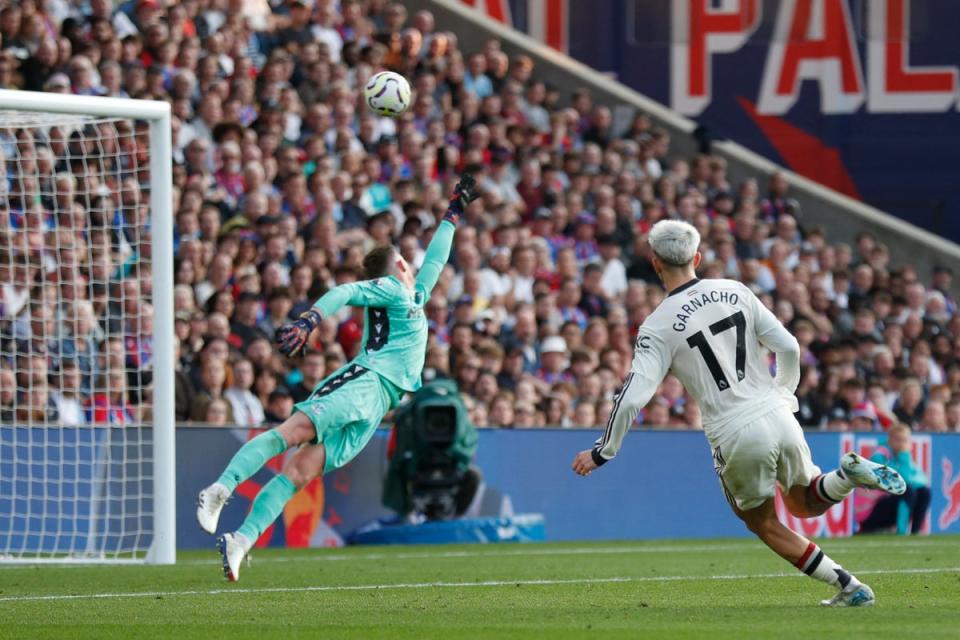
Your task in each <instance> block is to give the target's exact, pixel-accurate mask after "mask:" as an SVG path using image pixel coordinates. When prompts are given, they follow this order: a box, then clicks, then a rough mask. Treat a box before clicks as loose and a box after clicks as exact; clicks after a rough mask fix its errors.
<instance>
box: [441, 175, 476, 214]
mask: <svg viewBox="0 0 960 640" xmlns="http://www.w3.org/2000/svg"><path fill="white" fill-rule="evenodd" d="M479 197H480V193H479V191H477V181H476V180H475V179H474V178H473V176H472V175H470V174H469V173H465V174H463V175H462V176H460V182H458V183H457V186H455V187H454V188H453V197H451V198H450V205H449V206H448V207H447V212H446V213H445V214H443V219H444V220H449V221H450V222H452V223H453V224H457V223H458V222H460V216H462V215H463V212H464V211H465V210H466V208H467V207H468V206H469V205H470V203H471V202H473V201H474V200H476V199H477V198H479Z"/></svg>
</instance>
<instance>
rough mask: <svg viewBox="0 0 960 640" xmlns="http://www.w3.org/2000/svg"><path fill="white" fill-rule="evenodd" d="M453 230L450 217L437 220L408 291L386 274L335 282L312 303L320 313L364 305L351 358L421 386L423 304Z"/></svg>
mask: <svg viewBox="0 0 960 640" xmlns="http://www.w3.org/2000/svg"><path fill="white" fill-rule="evenodd" d="M455 229H456V227H455V226H454V225H453V223H451V222H448V221H446V220H444V221H443V222H441V223H440V226H439V227H438V228H437V231H436V233H434V235H433V239H432V240H431V241H430V245H429V246H428V247H427V252H426V255H425V256H424V260H423V266H422V267H421V268H420V272H419V273H418V274H417V279H416V284H415V286H414V288H413V290H410V289H408V288H407V287H406V286H404V285H403V283H401V282H400V281H399V280H398V279H397V278H395V277H393V276H386V277H383V278H377V279H375V280H363V281H361V282H354V283H350V284H343V285H340V286H338V287H334V288H333V289H331V290H330V291H328V292H327V293H326V294H324V295H323V297H321V298H320V299H319V300H317V302H316V303H314V305H313V306H314V308H316V309H317V310H318V311H319V312H320V315H322V316H323V317H325V318H328V317H330V316H332V315H333V314H334V313H336V312H337V311H338V310H339V309H340V308H341V307H343V306H344V305H351V306H355V307H366V309H367V314H366V316H367V317H366V323H365V324H364V328H363V342H362V345H361V350H360V353H359V354H358V355H357V357H356V358H354V359H353V362H354V363H356V364H358V365H360V366H361V367H364V368H366V369H369V370H370V371H375V372H376V373H378V374H380V375H381V376H383V377H384V378H386V379H387V380H389V381H390V382H392V383H393V384H395V385H396V386H397V387H399V388H400V389H403V390H405V391H416V390H417V389H419V388H420V374H421V372H422V371H423V361H424V358H425V357H426V351H427V318H426V316H425V315H424V312H423V306H424V305H425V304H426V302H427V300H428V299H429V298H430V292H431V291H433V287H434V285H436V284H437V280H438V279H439V278H440V273H441V272H442V271H443V267H444V265H445V264H446V263H447V259H448V258H449V257H450V247H451V245H452V243H453V234H454V231H455Z"/></svg>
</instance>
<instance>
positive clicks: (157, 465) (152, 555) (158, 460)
mask: <svg viewBox="0 0 960 640" xmlns="http://www.w3.org/2000/svg"><path fill="white" fill-rule="evenodd" d="M0 110H3V111H17V112H25V113H33V114H37V115H38V116H39V115H40V114H43V115H44V116H46V119H45V120H44V121H43V122H44V123H45V125H49V126H57V125H56V122H55V118H56V117H57V116H63V117H64V118H65V121H71V122H72V121H73V120H75V119H76V118H77V117H78V116H86V117H89V118H111V119H117V120H120V119H122V120H127V121H130V122H131V123H134V124H135V123H136V122H138V121H139V122H146V123H148V124H149V136H150V143H149V164H148V167H149V172H150V183H149V185H150V186H149V199H148V201H147V202H148V203H149V223H150V229H151V233H150V236H151V242H150V266H151V270H152V304H153V310H154V314H153V334H152V338H153V350H152V371H153V373H152V386H153V401H152V413H153V415H152V419H151V420H150V421H149V422H148V423H147V424H148V425H152V438H151V440H152V443H151V449H152V456H151V463H152V474H151V475H152V488H151V489H150V491H151V493H150V494H149V495H150V501H151V503H152V513H151V512H150V510H149V508H148V509H147V513H148V515H150V516H152V526H151V527H150V533H151V534H152V537H151V539H150V543H149V546H146V548H137V549H135V550H134V553H129V554H128V553H126V552H124V553H100V554H97V553H93V554H90V553H86V554H85V553H71V554H63V553H57V552H53V553H50V552H43V551H29V552H27V553H25V554H23V555H20V556H17V555H13V554H9V555H3V556H2V557H0V563H25V564H42V563H98V564H115V563H117V564H119V563H144V562H146V563H149V564H174V563H175V562H176V482H175V480H176V478H175V474H176V468H175V455H176V452H175V442H176V434H175V428H176V425H175V398H174V318H173V315H174V314H173V309H174V306H173V229H174V227H173V212H172V208H173V189H172V180H173V171H172V145H171V109H170V105H169V104H168V103H166V102H160V101H150V100H133V99H121V98H106V97H92V96H75V95H62V94H50V93H39V92H28V91H10V90H0ZM0 117H2V116H0ZM71 118H72V119H73V120H71ZM34 126H37V125H34ZM17 128H26V127H20V126H19V125H18V124H17V123H16V122H12V123H10V124H5V123H4V122H2V121H0V129H17ZM14 428H16V426H15V424H14ZM27 428H29V429H31V430H32V429H33V428H34V427H27ZM41 428H47V427H41ZM81 428H83V427H81ZM120 428H122V427H120ZM111 429H115V427H110V426H108V427H106V430H107V431H108V432H109V430H111ZM38 437H45V436H38ZM61 437H62V438H64V437H63V436H61ZM107 438H108V440H109V438H110V436H109V435H108V436H107ZM64 439H65V438H64ZM30 446H32V442H31V443H30ZM61 446H69V445H61ZM106 446H110V445H109V444H107V445H106ZM12 448H14V447H11V449H12ZM46 464H51V463H46ZM43 475H44V476H45V475H46V474H45V472H44V474H43ZM7 480H11V479H9V478H8V479H7ZM28 481H29V483H30V485H31V487H32V486H36V485H38V483H40V482H42V479H39V480H38V479H34V478H33V477H32V476H31V477H30V478H29V479H28ZM11 484H12V482H11ZM31 491H32V489H31ZM43 491H46V487H44V488H43ZM7 497H8V498H13V497H15V496H7ZM2 498H3V496H0V499H2ZM43 515H45V514H41V516H43ZM91 517H95V516H91ZM10 522H11V523H12V522H13V518H11V519H10ZM4 533H6V534H7V535H13V532H12V531H7V532H0V534H4ZM23 535H26V532H25V533H24V534H23ZM2 551H3V550H2V549H0V552H2ZM128 555H129V557H126V556H128Z"/></svg>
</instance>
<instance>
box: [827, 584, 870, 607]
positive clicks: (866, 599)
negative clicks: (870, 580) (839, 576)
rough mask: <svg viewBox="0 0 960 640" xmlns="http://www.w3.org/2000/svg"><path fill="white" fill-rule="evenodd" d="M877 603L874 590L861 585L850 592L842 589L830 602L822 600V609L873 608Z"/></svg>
mask: <svg viewBox="0 0 960 640" xmlns="http://www.w3.org/2000/svg"><path fill="white" fill-rule="evenodd" d="M876 603H877V598H876V596H874V595H873V589H871V588H870V587H868V586H867V585H865V584H860V585H859V586H857V587H854V588H853V589H850V590H849V591H846V590H843V589H841V590H840V591H838V592H837V595H835V596H833V597H832V598H830V599H829V600H821V601H820V606H821V607H872V606H873V605H875V604H876Z"/></svg>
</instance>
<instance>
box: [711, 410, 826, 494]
mask: <svg viewBox="0 0 960 640" xmlns="http://www.w3.org/2000/svg"><path fill="white" fill-rule="evenodd" d="M713 466H714V469H716V471H717V475H718V476H719V477H720V484H721V485H722V486H723V491H724V493H725V494H726V496H727V500H728V501H730V502H731V503H732V504H735V505H736V506H737V508H739V509H740V510H741V511H746V510H748V509H754V508H756V507H759V506H760V505H762V504H763V503H764V502H766V501H767V500H769V499H770V498H773V497H774V495H775V494H776V487H775V484H777V485H780V488H781V489H782V490H783V491H787V490H788V489H790V487H792V486H795V485H803V486H806V485H809V484H810V483H811V482H812V481H813V479H814V478H816V477H817V476H818V475H820V467H818V466H817V465H815V464H813V460H812V459H811V456H810V447H808V446H807V441H806V440H805V439H804V437H803V429H801V428H800V424H799V423H798V422H797V419H796V418H794V417H793V414H792V413H791V412H790V410H789V409H788V408H786V407H779V408H777V409H774V410H773V411H770V412H769V413H766V414H764V415H762V416H760V417H759V418H756V419H754V420H752V421H751V422H750V423H749V424H747V425H744V427H743V428H742V429H740V430H738V431H736V432H734V433H732V434H730V436H729V437H727V438H724V439H723V441H722V442H720V443H718V444H717V446H716V447H714V448H713Z"/></svg>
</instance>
